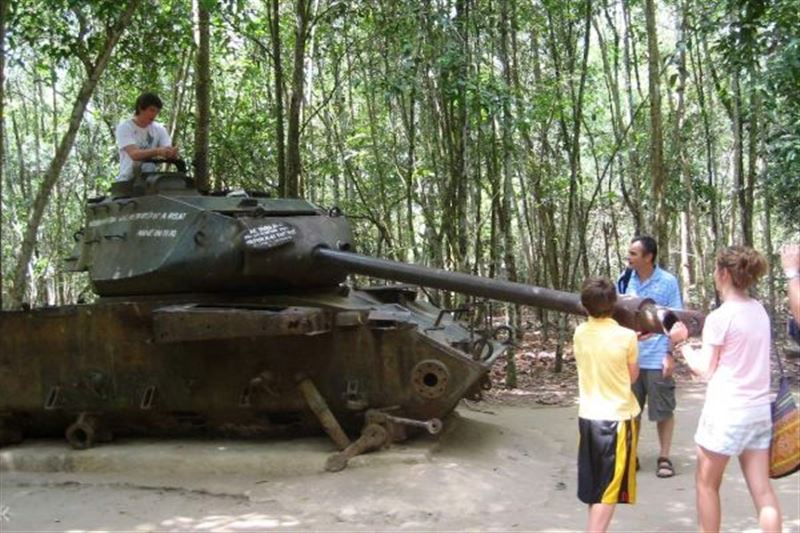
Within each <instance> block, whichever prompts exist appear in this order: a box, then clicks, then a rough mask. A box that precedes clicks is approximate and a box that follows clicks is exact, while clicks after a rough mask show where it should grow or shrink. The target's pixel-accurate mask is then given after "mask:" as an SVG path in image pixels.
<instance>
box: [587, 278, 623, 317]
mask: <svg viewBox="0 0 800 533" xmlns="http://www.w3.org/2000/svg"><path fill="white" fill-rule="evenodd" d="M616 303H617V289H616V288H615V287H614V284H613V283H611V281H610V280H608V279H606V278H587V279H586V281H584V282H583V287H582V288H581V304H583V307H584V308H585V309H586V311H587V312H588V313H589V316H592V317H595V318H603V317H609V316H611V315H612V314H613V312H614V305H615V304H616Z"/></svg>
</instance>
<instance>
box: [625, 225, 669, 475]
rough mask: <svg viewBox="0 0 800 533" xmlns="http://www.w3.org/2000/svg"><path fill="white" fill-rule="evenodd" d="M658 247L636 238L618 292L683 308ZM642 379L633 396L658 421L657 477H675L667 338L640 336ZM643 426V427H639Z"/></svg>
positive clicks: (640, 377)
mask: <svg viewBox="0 0 800 533" xmlns="http://www.w3.org/2000/svg"><path fill="white" fill-rule="evenodd" d="M657 254H658V246H657V244H656V241H655V239H653V238H652V237H648V236H640V237H635V238H634V239H633V240H632V241H631V245H630V247H629V248H628V265H629V268H628V270H627V271H626V273H625V274H623V276H622V278H620V280H619V282H618V286H617V290H618V291H619V292H620V294H630V295H633V296H638V297H640V298H650V299H652V300H654V301H655V302H656V304H658V305H663V306H666V307H670V308H673V309H682V308H683V303H682V302H681V291H680V288H679V287H678V280H677V279H675V276H673V275H672V274H670V273H669V272H667V271H666V270H663V269H661V268H660V267H659V266H658V265H657V264H656V255H657ZM639 367H640V369H641V371H640V374H639V379H637V380H636V382H634V384H633V393H634V394H635V395H636V399H637V400H639V406H640V407H641V409H642V412H644V404H645V402H646V403H647V416H648V418H649V419H650V421H651V422H656V427H657V429H658V442H659V446H660V448H661V450H660V452H659V454H658V460H657V462H656V475H657V476H658V477H672V476H673V475H675V469H674V467H673V465H672V461H670V459H669V451H670V447H671V446H672V433H673V431H674V429H675V416H674V413H675V381H674V380H673V379H672V371H673V369H674V367H675V359H673V357H672V353H671V351H670V344H669V338H668V337H667V336H666V335H658V334H646V335H641V336H640V337H639ZM640 427H641V426H640Z"/></svg>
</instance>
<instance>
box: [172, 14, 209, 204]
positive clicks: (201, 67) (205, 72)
mask: <svg viewBox="0 0 800 533" xmlns="http://www.w3.org/2000/svg"><path fill="white" fill-rule="evenodd" d="M195 2H196V3H197V33H196V44H197V56H196V60H197V62H196V65H195V76H196V78H195V105H196V109H197V117H196V121H197V122H196V124H195V129H194V177H195V180H196V182H197V188H198V189H200V190H201V191H207V190H209V189H210V182H209V173H208V129H209V122H210V118H211V117H210V111H211V107H210V102H209V92H210V89H211V87H210V86H211V73H210V68H209V40H210V37H209V33H210V32H209V20H208V19H209V17H208V9H206V8H205V7H203V1H202V0H195ZM174 104H175V102H173V105H174Z"/></svg>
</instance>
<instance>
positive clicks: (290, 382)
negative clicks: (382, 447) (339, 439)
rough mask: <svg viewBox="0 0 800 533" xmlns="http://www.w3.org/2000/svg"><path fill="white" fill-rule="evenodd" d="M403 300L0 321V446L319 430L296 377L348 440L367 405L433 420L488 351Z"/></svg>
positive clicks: (263, 303)
mask: <svg viewBox="0 0 800 533" xmlns="http://www.w3.org/2000/svg"><path fill="white" fill-rule="evenodd" d="M406 304H407V305H402V306H401V305H398V304H392V303H386V302H380V301H378V300H376V299H375V298H374V297H373V296H372V295H369V294H366V293H361V292H359V291H353V292H351V293H350V294H348V295H345V296H330V295H329V296H327V297H325V298H319V297H315V298H311V297H310V298H305V299H303V298H292V299H289V298H284V297H274V298H272V299H271V300H270V299H268V298H265V299H261V300H258V301H255V300H252V301H248V302H243V301H241V300H240V301H228V302H219V301H216V302H215V303H214V304H213V305H212V304H211V303H209V302H197V301H186V300H183V301H164V300H161V301H142V302H135V303H131V302H127V303H101V304H96V305H79V306H68V307H60V308H54V309H41V310H34V311H24V312H4V313H2V314H0V320H2V331H3V335H2V337H1V338H0V390H2V391H3V394H2V398H0V429H1V430H2V431H1V432H0V433H1V434H0V437H2V439H3V440H4V441H6V442H9V441H13V440H16V439H18V438H19V437H20V436H57V435H58V436H60V435H64V432H65V431H66V430H67V429H68V428H70V429H71V431H73V432H77V433H78V435H79V436H83V433H82V432H86V431H89V432H96V436H97V438H101V436H102V435H105V434H106V433H109V434H110V433H113V434H114V435H193V434H217V435H218V434H222V435H236V436H262V435H275V434H284V435H285V434H287V433H288V434H302V433H307V432H312V431H318V430H319V428H320V422H319V421H318V419H317V417H315V416H314V413H313V412H312V411H311V409H310V408H309V405H308V402H307V399H306V398H305V397H304V395H303V393H302V391H301V389H300V388H299V387H298V383H299V382H301V381H302V380H304V379H310V380H311V382H313V384H314V385H315V386H316V388H317V390H318V391H319V393H320V395H321V396H322V398H324V400H325V402H327V405H328V407H329V408H330V411H331V412H332V413H333V415H334V416H335V417H336V419H338V421H339V423H340V424H341V425H342V426H343V427H344V428H345V430H347V431H348V432H350V433H351V434H352V433H353V432H356V431H357V430H358V429H360V428H361V427H362V426H363V424H364V413H365V412H366V411H367V410H369V409H388V410H389V412H391V413H392V414H394V415H396V416H402V417H407V418H412V419H431V418H441V417H443V416H445V415H446V414H448V413H449V412H450V411H452V409H453V408H454V407H455V405H456V404H457V403H458V401H459V400H460V399H461V398H462V397H464V396H465V395H472V394H475V392H476V390H477V387H478V386H479V384H480V382H481V380H482V378H485V376H486V373H487V371H488V368H489V367H490V365H491V363H492V361H493V360H494V359H495V358H496V357H497V356H498V355H499V352H500V351H501V349H498V350H497V351H496V353H494V354H492V355H491V356H490V357H485V356H484V358H483V360H480V361H476V360H475V359H474V358H473V357H472V356H471V355H470V354H469V353H468V351H469V346H471V345H472V344H471V342H472V340H473V339H472V338H471V336H470V333H469V332H468V331H467V330H465V329H464V328H462V327H461V326H459V325H458V324H457V323H455V322H452V321H450V320H447V319H446V320H442V317H437V315H436V311H437V310H436V309H435V308H433V307H431V306H427V307H426V304H421V303H418V302H412V303H410V304H408V302H406ZM437 318H438V319H439V320H438V321H437ZM462 349H463V350H465V351H462ZM76 424H77V425H76ZM68 437H69V434H68Z"/></svg>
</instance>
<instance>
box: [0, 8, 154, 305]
mask: <svg viewBox="0 0 800 533" xmlns="http://www.w3.org/2000/svg"><path fill="white" fill-rule="evenodd" d="M140 1H141V0H131V1H130V2H129V3H128V7H127V9H126V10H125V12H124V13H123V15H122V16H121V17H120V18H119V20H118V21H117V22H116V24H114V26H112V27H111V28H109V30H108V32H107V34H106V35H107V36H106V41H105V44H104V46H103V50H102V51H101V52H100V53H99V54H98V56H97V59H96V61H94V63H93V64H92V66H91V70H90V71H89V72H88V73H87V74H88V76H87V78H86V79H85V80H84V81H83V83H82V84H81V88H80V90H79V91H78V95H77V97H76V98H75V102H74V104H73V106H72V113H71V114H70V120H69V126H68V128H67V131H66V132H65V133H64V136H63V137H62V138H61V142H60V143H59V144H58V148H57V149H56V154H55V156H54V157H53V159H52V161H51V162H50V165H49V166H48V167H47V171H46V172H45V175H44V178H43V180H42V183H41V185H40V187H39V190H38V191H37V193H36V198H35V199H34V201H33V207H32V208H31V214H30V218H29V219H28V223H27V225H26V227H25V236H24V238H23V241H22V245H21V247H20V252H19V256H18V258H17V265H16V267H15V268H14V283H13V287H12V289H11V306H12V307H14V308H18V307H19V306H20V305H22V302H23V299H24V298H25V285H26V281H27V272H28V264H29V263H30V260H31V256H32V255H33V249H34V246H35V245H36V240H37V239H36V237H37V232H38V230H39V225H40V224H41V222H42V216H43V215H44V210H45V208H46V207H47V202H48V201H49V199H50V193H51V192H52V190H53V187H54V186H55V184H56V181H57V180H58V177H59V175H60V174H61V169H62V168H63V167H64V163H65V162H66V160H67V157H68V156H69V153H70V151H71V150H72V145H73V143H74V141H75V136H76V135H77V133H78V128H79V127H80V125H81V122H82V121H83V114H84V111H85V110H86V105H87V103H88V102H89V98H91V96H92V93H93V92H94V89H95V87H96V86H97V82H98V81H99V80H100V76H101V75H102V74H103V71H104V70H105V68H106V66H107V65H108V60H109V58H110V57H111V52H112V51H113V50H114V46H115V45H116V44H117V41H119V38H120V37H121V36H122V33H123V32H124V31H125V28H127V27H128V25H129V24H130V22H131V19H132V18H133V14H134V12H135V11H136V8H137V7H138V5H139V2H140Z"/></svg>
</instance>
